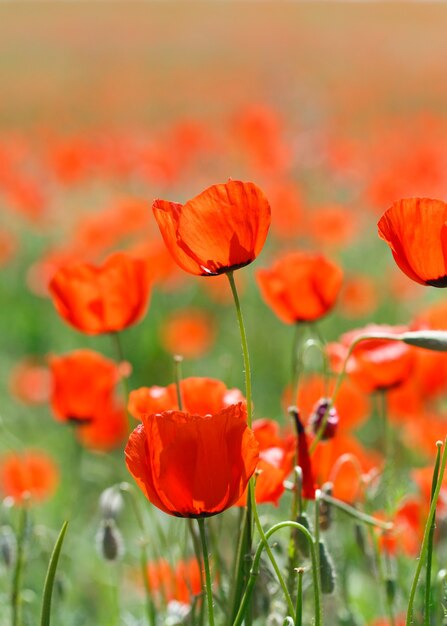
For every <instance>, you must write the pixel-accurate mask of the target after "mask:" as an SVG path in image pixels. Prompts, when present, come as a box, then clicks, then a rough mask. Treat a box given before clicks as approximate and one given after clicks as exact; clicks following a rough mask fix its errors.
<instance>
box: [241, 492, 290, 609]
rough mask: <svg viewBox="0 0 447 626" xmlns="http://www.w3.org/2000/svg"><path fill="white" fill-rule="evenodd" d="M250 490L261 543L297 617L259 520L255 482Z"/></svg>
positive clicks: (288, 604) (288, 603)
mask: <svg viewBox="0 0 447 626" xmlns="http://www.w3.org/2000/svg"><path fill="white" fill-rule="evenodd" d="M248 490H249V498H250V499H251V501H252V505H253V515H254V518H255V524H256V528H257V529H258V533H259V536H260V537H261V541H262V542H263V544H264V547H265V551H266V552H267V555H268V557H269V559H270V562H271V564H272V567H273V569H274V570H275V574H276V577H277V579H278V582H279V584H280V586H281V589H282V591H283V593H284V597H285V599H286V602H287V606H288V609H289V612H290V614H291V615H292V616H295V607H294V606H293V602H292V598H291V597H290V593H289V590H288V589H287V585H286V583H285V581H284V578H283V575H282V574H281V570H280V569H279V566H278V563H277V562H276V559H275V557H274V556H273V552H272V551H271V549H270V546H269V544H268V541H267V536H266V534H265V533H264V529H263V528H262V524H261V521H260V519H259V515H258V509H257V507H256V502H255V490H254V484H253V481H250V483H249V485H248Z"/></svg>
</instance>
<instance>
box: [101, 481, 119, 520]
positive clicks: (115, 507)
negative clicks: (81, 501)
mask: <svg viewBox="0 0 447 626" xmlns="http://www.w3.org/2000/svg"><path fill="white" fill-rule="evenodd" d="M99 508H100V511H101V515H102V517H103V518H104V519H116V518H117V516H118V514H119V513H120V511H121V509H122V508H123V496H122V495H121V493H120V492H119V491H118V489H116V488H115V487H108V488H107V489H104V491H103V492H102V493H101V495H100V496H99Z"/></svg>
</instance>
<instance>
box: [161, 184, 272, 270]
mask: <svg viewBox="0 0 447 626" xmlns="http://www.w3.org/2000/svg"><path fill="white" fill-rule="evenodd" d="M152 208H153V211H154V215H155V219H156V220H157V223H158V226H159V227H160V231H161V234H162V236H163V239H164V242H165V244H166V246H167V247H168V249H169V251H170V253H171V255H172V256H173V258H174V259H175V261H176V262H177V263H178V265H180V267H181V268H182V269H184V270H185V271H186V272H189V273H191V274H195V275H198V276H216V275H218V274H224V273H226V272H230V271H232V270H235V269H238V268H240V267H244V266H245V265H248V264H249V263H251V262H252V261H254V260H255V258H256V257H257V256H258V254H259V253H260V251H261V249H262V247H263V245H264V242H265V239H266V237H267V232H268V229H269V226H270V206H269V203H268V201H267V198H266V197H265V195H264V194H263V192H262V191H261V190H260V189H259V187H257V186H256V185H255V184H254V183H244V182H241V181H239V180H230V181H229V182H228V183H226V184H221V185H213V186H212V187H208V189H205V191H203V192H202V193H201V194H199V195H198V196H196V197H195V198H193V199H192V200H189V201H188V202H187V203H186V204H183V205H182V204H179V203H177V202H169V201H167V200H155V201H154V203H153V205H152Z"/></svg>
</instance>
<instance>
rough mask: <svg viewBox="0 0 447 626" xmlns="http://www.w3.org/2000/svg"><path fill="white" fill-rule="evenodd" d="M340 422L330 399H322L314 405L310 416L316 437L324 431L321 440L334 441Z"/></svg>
mask: <svg viewBox="0 0 447 626" xmlns="http://www.w3.org/2000/svg"><path fill="white" fill-rule="evenodd" d="M339 421H340V418H339V417H338V411H337V409H336V408H335V406H332V405H331V402H330V400H329V399H328V398H320V400H318V402H317V403H316V404H315V405H314V408H313V409H312V413H311V416H310V424H311V427H312V431H313V432H314V433H315V435H316V434H317V433H319V432H320V429H322V433H321V439H323V440H324V439H332V438H333V437H335V433H336V432H337V427H338V422H339Z"/></svg>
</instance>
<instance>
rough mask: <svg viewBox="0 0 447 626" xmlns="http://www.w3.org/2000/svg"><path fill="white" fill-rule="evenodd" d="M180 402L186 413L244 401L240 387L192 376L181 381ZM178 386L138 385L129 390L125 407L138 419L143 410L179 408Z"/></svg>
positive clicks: (151, 411) (203, 412) (203, 411)
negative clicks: (229, 386) (138, 386)
mask: <svg viewBox="0 0 447 626" xmlns="http://www.w3.org/2000/svg"><path fill="white" fill-rule="evenodd" d="M180 390H181V394H182V405H183V409H184V410H185V411H188V413H198V414H199V415H207V414H208V413H218V412H219V411H221V410H222V409H225V408H226V407H228V406H230V405H231V404H237V403H238V402H243V401H244V396H243V395H242V393H241V392H240V391H239V389H227V388H226V386H225V384H224V383H223V382H221V381H220V380H215V379H214V378H201V377H198V376H192V377H190V378H184V379H183V380H182V381H181V383H180ZM178 408H179V407H178V401H177V387H176V385H175V384H174V383H172V384H171V385H168V386H167V387H157V386H154V387H140V388H139V389H135V390H134V391H131V392H130V394H129V403H128V406H127V410H128V411H129V413H130V414H131V415H132V416H133V417H134V418H135V419H138V420H141V419H143V415H144V414H145V413H147V414H149V413H161V412H162V411H170V410H171V409H178Z"/></svg>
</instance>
